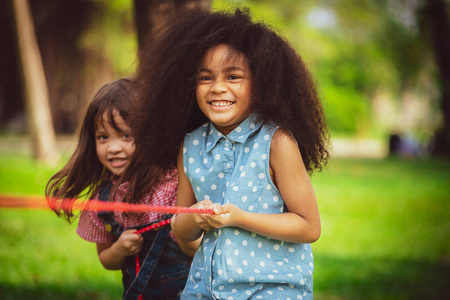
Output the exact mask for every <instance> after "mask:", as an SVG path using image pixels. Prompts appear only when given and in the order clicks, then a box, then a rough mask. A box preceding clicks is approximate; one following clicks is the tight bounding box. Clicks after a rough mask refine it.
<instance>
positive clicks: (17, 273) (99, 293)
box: [0, 153, 450, 300]
mask: <svg viewBox="0 0 450 300" xmlns="http://www.w3.org/2000/svg"><path fill="white" fill-rule="evenodd" d="M54 171H55V169H54V168H49V167H46V166H44V165H41V164H38V163H36V162H34V161H33V160H31V159H30V158H29V157H28V156H27V155H24V154H12V153H9V154H1V153H0V193H3V194H4V193H7V194H20V195H21V194H27V195H43V190H44V187H45V184H46V182H47V180H48V178H49V177H50V176H51V175H52V174H53V172H54ZM312 183H313V185H314V188H315V191H316V194H317V198H318V203H319V209H320V213H321V219H322V236H321V238H320V239H319V241H318V242H316V243H314V244H313V250H314V257H315V266H316V270H315V273H314V289H315V299H319V300H321V299H333V300H337V299H339V300H344V299H346V300H353V299H364V300H365V299H400V300H402V299H450V292H449V291H450V290H449V288H448V287H449V286H450V188H449V186H450V160H426V161H412V160H400V159H388V160H364V159H356V160H355V159H342V158H340V159H337V158H336V159H333V160H332V161H330V163H329V165H328V166H327V167H326V169H325V171H324V172H323V173H319V174H315V175H314V176H313V177H312ZM75 229H76V225H75V224H72V225H69V224H67V223H66V222H65V221H63V220H62V219H59V218H57V217H56V215H54V213H52V212H50V211H34V210H19V209H13V210H12V209H2V210H0V245H1V248H0V249H1V250H0V295H1V299H120V297H121V291H122V285H121V281H120V277H121V274H120V272H111V271H106V270H104V269H103V268H102V266H101V265H100V263H99V261H98V258H97V254H96V250H95V246H94V245H93V244H91V243H88V242H85V241H83V240H82V239H81V238H79V237H78V236H77V235H76V233H75Z"/></svg>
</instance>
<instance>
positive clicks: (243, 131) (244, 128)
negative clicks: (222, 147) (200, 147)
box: [206, 114, 262, 152]
mask: <svg viewBox="0 0 450 300" xmlns="http://www.w3.org/2000/svg"><path fill="white" fill-rule="evenodd" d="M207 124H208V127H209V131H208V133H207V134H208V136H207V137H206V151H207V152H210V151H211V150H212V149H213V148H214V147H215V146H216V144H217V142H218V141H219V140H220V139H222V138H228V139H229V140H231V141H232V142H233V143H241V144H243V143H245V141H246V140H247V138H248V137H249V136H250V135H251V134H252V133H253V132H255V131H256V130H258V129H259V128H260V127H261V126H262V122H260V121H257V116H256V115H255V114H251V115H249V116H248V117H247V118H246V119H245V120H244V121H242V123H241V124H239V125H238V126H236V128H235V129H234V130H233V131H231V132H230V133H229V134H228V135H226V136H225V135H223V134H222V133H221V132H220V131H219V130H217V129H216V127H215V126H214V124H213V123H212V122H211V121H209V123H207Z"/></svg>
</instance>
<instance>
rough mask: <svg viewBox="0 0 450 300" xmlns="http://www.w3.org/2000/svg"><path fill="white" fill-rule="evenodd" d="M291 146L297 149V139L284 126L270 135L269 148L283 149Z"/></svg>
mask: <svg viewBox="0 0 450 300" xmlns="http://www.w3.org/2000/svg"><path fill="white" fill-rule="evenodd" d="M292 147H293V148H296V149H298V145H297V141H296V140H295V138H294V136H293V135H292V134H291V133H290V132H289V131H288V130H286V129H284V128H278V129H276V131H275V133H274V134H273V137H272V142H271V149H272V150H276V151H283V149H286V148H292Z"/></svg>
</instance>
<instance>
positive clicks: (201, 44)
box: [123, 9, 329, 195]
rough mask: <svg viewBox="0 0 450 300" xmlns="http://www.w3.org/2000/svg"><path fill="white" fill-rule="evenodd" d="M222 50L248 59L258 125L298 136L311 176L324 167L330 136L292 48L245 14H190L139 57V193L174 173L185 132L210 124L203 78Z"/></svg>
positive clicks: (135, 173) (133, 176) (131, 174)
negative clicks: (200, 90) (201, 96)
mask: <svg viewBox="0 0 450 300" xmlns="http://www.w3.org/2000/svg"><path fill="white" fill-rule="evenodd" d="M220 44H226V45H228V46H229V47H231V48H232V49H234V50H236V51H237V52H238V53H242V54H243V55H244V56H245V58H246V59H247V61H248V64H249V67H250V71H251V73H252V74H251V76H252V77H251V78H252V83H251V85H252V86H251V91H252V92H251V94H252V108H253V111H254V112H255V113H256V115H257V116H258V117H259V118H260V120H261V121H263V122H268V121H271V122H274V123H275V124H277V125H278V126H280V127H281V128H284V129H286V130H288V131H289V132H291V133H292V135H293V136H294V138H295V139H296V140H297V142H298V146H299V149H300V151H301V154H302V157H303V161H304V164H305V167H306V169H307V170H308V172H309V173H313V171H314V170H317V171H320V170H321V169H322V165H324V164H325V163H326V161H327V159H328V156H329V154H328V151H327V144H328V130H327V127H326V122H325V116H324V113H323V109H322V105H321V101H320V99H319V97H318V94H317V91H316V85H315V81H314V79H313V77H312V76H311V74H310V72H309V70H308V68H307V66H306V64H305V63H304V62H303V60H302V59H301V57H300V56H299V55H298V54H297V52H296V51H295V50H294V49H293V48H292V47H291V46H290V44H289V43H288V42H287V41H286V40H285V39H284V38H283V37H281V36H280V35H278V34H277V33H275V31H274V30H272V29H270V28H269V27H268V26H267V25H265V24H263V23H257V22H253V21H252V19H251V17H250V15H249V12H248V11H247V10H241V9H237V10H236V11H235V12H234V13H226V12H207V11H199V10H194V11H192V10H191V11H187V12H183V13H182V14H178V15H176V16H175V17H174V18H173V19H172V20H171V21H170V22H168V23H167V24H166V25H165V26H164V27H163V28H161V30H159V31H158V32H155V33H153V34H152V35H150V36H149V37H148V39H147V41H146V43H145V44H144V47H142V48H143V49H142V50H141V52H140V54H139V59H140V63H139V67H138V70H137V73H136V76H135V81H136V84H137V88H138V94H139V96H138V101H137V105H136V110H135V111H134V113H133V116H132V118H131V126H132V128H133V130H134V135H135V138H136V152H135V157H134V160H133V161H132V163H131V164H130V168H128V170H127V171H126V173H125V176H124V179H123V181H130V182H131V186H132V187H133V189H134V188H135V189H136V190H135V192H136V195H140V194H142V193H144V192H145V190H147V191H148V190H149V188H151V186H152V185H153V186H154V185H155V183H157V182H158V179H155V178H154V176H157V175H158V174H159V175H161V174H163V173H165V172H167V171H169V170H170V169H171V168H173V166H174V165H175V164H176V158H177V154H178V150H179V147H180V145H181V144H182V142H183V138H184V136H185V134H186V133H188V132H190V131H192V130H194V129H195V128H197V127H199V126H201V125H202V124H204V123H205V122H207V121H208V120H207V119H206V117H205V116H204V115H203V113H202V112H201V111H200V109H199V107H198V105H197V100H196V93H195V89H196V80H197V73H198V71H199V67H200V64H201V62H202V59H203V57H204V56H205V54H206V52H207V51H208V50H209V49H211V48H213V47H215V46H217V45H220ZM131 193H132V194H131V195H133V193H134V190H133V191H132V192H131Z"/></svg>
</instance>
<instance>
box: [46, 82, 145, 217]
mask: <svg viewBox="0 0 450 300" xmlns="http://www.w3.org/2000/svg"><path fill="white" fill-rule="evenodd" d="M135 94H136V89H135V88H134V86H133V82H132V80H131V79H128V78H122V79H119V80H117V81H113V82H110V83H107V84H105V85H103V86H102V87H101V88H100V89H99V90H98V92H97V93H96V94H95V96H94V98H93V99H92V101H91V102H90V103H89V105H88V107H87V109H86V113H85V115H84V118H83V122H82V124H81V127H80V129H79V133H78V144H77V146H76V148H75V151H74V152H73V154H72V156H71V157H70V159H69V161H68V162H67V164H66V165H65V166H64V167H63V168H62V169H61V170H60V171H58V172H57V173H56V174H55V175H53V176H52V177H51V178H50V180H49V181H48V183H47V186H46V188H45V195H46V196H47V197H52V198H68V199H71V198H84V197H85V198H91V197H92V195H93V193H94V192H95V191H96V190H97V189H98V187H99V185H100V184H101V183H102V182H103V181H105V180H107V179H109V178H110V177H111V176H112V173H111V172H110V171H109V170H108V169H106V168H105V167H104V166H103V165H102V164H101V162H100V161H99V159H98V157H97V151H96V145H95V130H96V128H97V126H98V121H99V118H103V115H104V113H105V112H106V113H107V115H108V122H111V125H112V126H113V128H115V129H116V130H118V131H119V130H120V129H119V128H118V127H117V124H115V122H114V115H113V112H114V110H117V111H118V112H119V114H120V116H121V117H122V119H123V120H124V121H125V122H127V123H128V121H129V113H130V110H131V108H132V105H133V103H134V101H135V98H136V96H135ZM103 121H104V120H103ZM61 201H65V200H64V199H62V200H61ZM54 210H55V212H56V214H57V215H58V216H61V215H63V216H64V218H65V219H66V220H67V221H69V222H71V221H72V219H73V217H74V215H73V212H72V210H71V209H63V210H60V209H58V208H55V209H54Z"/></svg>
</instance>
